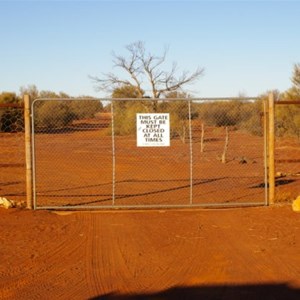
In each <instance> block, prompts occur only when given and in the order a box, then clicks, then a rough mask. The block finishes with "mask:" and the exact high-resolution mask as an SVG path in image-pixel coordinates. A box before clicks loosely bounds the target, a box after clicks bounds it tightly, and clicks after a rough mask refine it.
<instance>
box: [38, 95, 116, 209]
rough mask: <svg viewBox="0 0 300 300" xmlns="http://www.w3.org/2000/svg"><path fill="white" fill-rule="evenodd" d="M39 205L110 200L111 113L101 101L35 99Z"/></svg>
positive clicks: (66, 204) (52, 205) (84, 204)
mask: <svg viewBox="0 0 300 300" xmlns="http://www.w3.org/2000/svg"><path fill="white" fill-rule="evenodd" d="M32 106H33V125H34V126H33V127H34V147H33V150H34V161H35V164H34V187H35V191H34V194H35V203H36V204H37V205H38V206H39V207H59V206H61V207H65V206H75V207H76V206H78V205H80V206H91V205H95V206H97V205H100V204H101V205H111V204H112V137H111V113H110V112H107V111H105V110H104V109H103V103H102V102H101V101H99V100H92V99H84V100H79V99H78V100H74V99H72V100H70V99H65V100H64V99H56V100H45V101H42V100H36V101H34V102H33V105H32Z"/></svg>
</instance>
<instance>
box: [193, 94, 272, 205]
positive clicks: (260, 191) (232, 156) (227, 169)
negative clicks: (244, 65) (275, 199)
mask: <svg viewBox="0 0 300 300" xmlns="http://www.w3.org/2000/svg"><path fill="white" fill-rule="evenodd" d="M193 111H194V114H195V115H196V117H195V118H194V120H193V122H192V123H193V161H194V164H193V203H194V204H200V203H207V204H209V205H219V204H235V205H244V204H245V205H246V204H250V203H254V204H258V203H261V204H263V203H265V201H266V188H267V187H266V168H265V137H264V136H265V134H264V131H265V126H264V119H263V116H264V105H263V103H262V102H261V101H258V100H255V99H254V100H247V101H245V100H242V99H234V100H230V99H226V100H213V101H194V104H193Z"/></svg>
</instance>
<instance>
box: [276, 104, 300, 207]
mask: <svg viewBox="0 0 300 300" xmlns="http://www.w3.org/2000/svg"><path fill="white" fill-rule="evenodd" d="M275 166H276V173H275V174H276V179H275V186H276V188H275V191H276V192H275V195H276V198H275V201H276V202H291V201H292V200H294V199H295V198H296V197H297V196H298V195H299V191H300V101H280V102H279V101H278V102H276V105H275Z"/></svg>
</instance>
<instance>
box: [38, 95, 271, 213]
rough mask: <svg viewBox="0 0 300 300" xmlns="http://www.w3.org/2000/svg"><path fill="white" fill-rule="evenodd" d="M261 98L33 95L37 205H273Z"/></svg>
mask: <svg viewBox="0 0 300 300" xmlns="http://www.w3.org/2000/svg"><path fill="white" fill-rule="evenodd" d="M265 110H266V109H265V103H264V102H262V101H261V100H259V99H257V98H205V99H204V98H197V99H195V98H194V99H144V98H143V99H91V98H88V99H79V98H72V99H36V100H34V101H33V102H32V150H33V197H34V207H35V208H39V209H52V208H54V209H67V208H70V209H77V208H78V209H93V208H94V209H102V208H107V209H108V208H167V207H200V206H207V207H219V206H220V207H221V206H246V205H247V206H249V205H265V204H267V166H266V121H265V118H264V116H265Z"/></svg>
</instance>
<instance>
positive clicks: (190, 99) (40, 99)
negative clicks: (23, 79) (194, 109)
mask: <svg viewBox="0 0 300 300" xmlns="http://www.w3.org/2000/svg"><path fill="white" fill-rule="evenodd" d="M258 99H260V98H259V97H212V98H210V97H206V98H148V97H145V98H109V97H107V98H92V97H89V98H86V97H82V98H80V97H78V98H77V97H69V98H37V99H34V100H33V102H36V101H73V100H98V101H231V100H239V101H251V100H252V101H253V100H258Z"/></svg>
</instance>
